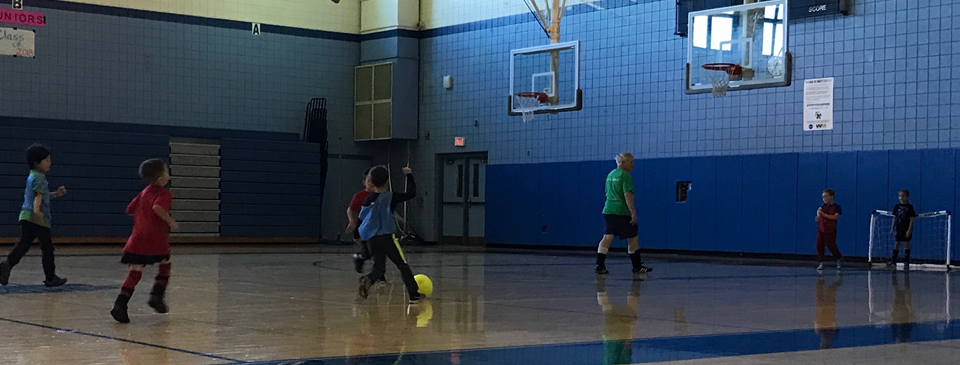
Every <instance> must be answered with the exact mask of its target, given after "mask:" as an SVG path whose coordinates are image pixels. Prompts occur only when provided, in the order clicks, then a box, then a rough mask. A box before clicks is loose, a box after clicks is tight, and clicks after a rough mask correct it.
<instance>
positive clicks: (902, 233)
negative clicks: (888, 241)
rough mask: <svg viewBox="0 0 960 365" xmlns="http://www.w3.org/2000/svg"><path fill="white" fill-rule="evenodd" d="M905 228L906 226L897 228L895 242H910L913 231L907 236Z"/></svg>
mask: <svg viewBox="0 0 960 365" xmlns="http://www.w3.org/2000/svg"><path fill="white" fill-rule="evenodd" d="M907 230H908V228H897V232H896V236H897V242H910V239H911V238H913V232H910V235H909V236H908V235H907Z"/></svg>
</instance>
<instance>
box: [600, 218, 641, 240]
mask: <svg viewBox="0 0 960 365" xmlns="http://www.w3.org/2000/svg"><path fill="white" fill-rule="evenodd" d="M603 220H604V221H606V223H607V228H606V230H605V231H604V234H612V235H614V236H617V237H620V238H622V239H630V238H634V237H636V236H637V225H636V224H630V216H626V215H613V214H604V215H603Z"/></svg>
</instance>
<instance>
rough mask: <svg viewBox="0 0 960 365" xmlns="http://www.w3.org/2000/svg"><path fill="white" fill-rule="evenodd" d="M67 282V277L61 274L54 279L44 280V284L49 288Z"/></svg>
mask: <svg viewBox="0 0 960 365" xmlns="http://www.w3.org/2000/svg"><path fill="white" fill-rule="evenodd" d="M66 283H67V278H61V277H59V276H57V277H54V278H53V279H52V280H44V281H43V285H44V286H46V287H48V288H53V287H58V286H62V285H63V284H66Z"/></svg>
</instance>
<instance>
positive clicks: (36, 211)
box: [0, 144, 67, 287]
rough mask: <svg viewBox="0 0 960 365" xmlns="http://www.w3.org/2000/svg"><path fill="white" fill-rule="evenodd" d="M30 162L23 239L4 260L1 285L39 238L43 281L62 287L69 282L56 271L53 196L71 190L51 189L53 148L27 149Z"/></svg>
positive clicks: (22, 217) (37, 146)
mask: <svg viewBox="0 0 960 365" xmlns="http://www.w3.org/2000/svg"><path fill="white" fill-rule="evenodd" d="M27 163H28V164H30V176H28V177H27V187H26V189H25V190H24V197H23V206H21V209H20V241H19V242H17V244H16V246H14V247H13V250H10V254H9V255H7V259H6V260H5V261H3V262H0V284H2V285H7V284H8V283H9V282H10V271H11V270H12V269H13V267H14V266H17V264H19V263H20V259H22V258H23V255H26V254H27V251H29V250H30V245H31V244H33V241H34V240H35V239H37V240H39V241H40V250H41V251H42V252H43V255H42V261H43V273H44V275H45V276H46V279H45V280H44V281H43V284H44V285H46V286H47V287H55V286H61V285H63V284H66V283H67V279H66V278H61V277H59V276H57V274H56V271H57V270H56V265H55V264H54V257H53V239H52V238H51V236H52V234H51V232H50V218H51V217H50V199H55V198H59V197H61V196H64V195H65V194H67V189H66V188H64V187H63V186H61V187H59V188H57V190H56V191H53V192H51V191H50V190H49V187H48V183H47V175H46V174H47V171H50V150H48V149H47V148H46V147H43V146H42V145H40V144H34V145H32V146H30V148H28V149H27Z"/></svg>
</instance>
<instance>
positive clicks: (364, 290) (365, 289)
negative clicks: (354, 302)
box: [357, 276, 373, 299]
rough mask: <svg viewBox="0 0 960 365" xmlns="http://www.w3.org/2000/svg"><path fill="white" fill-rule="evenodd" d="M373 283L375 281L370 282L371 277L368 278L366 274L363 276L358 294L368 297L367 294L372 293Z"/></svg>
mask: <svg viewBox="0 0 960 365" xmlns="http://www.w3.org/2000/svg"><path fill="white" fill-rule="evenodd" d="M372 285H373V283H371V282H370V279H369V278H367V277H366V276H361V277H360V287H359V288H357V295H359V296H360V297H361V298H363V299H367V296H368V295H370V286H372Z"/></svg>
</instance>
